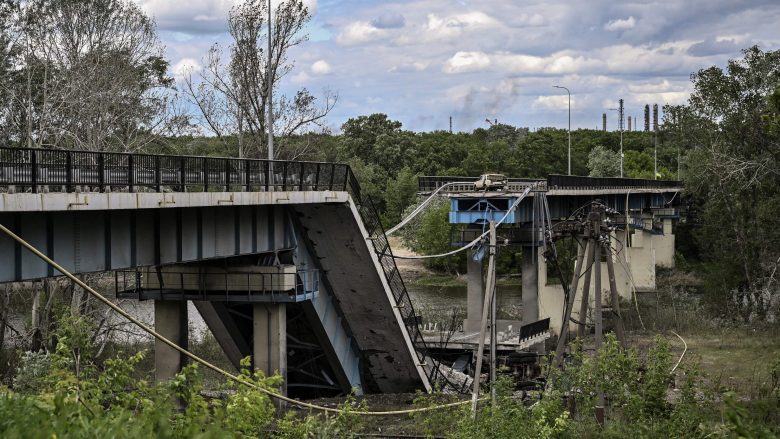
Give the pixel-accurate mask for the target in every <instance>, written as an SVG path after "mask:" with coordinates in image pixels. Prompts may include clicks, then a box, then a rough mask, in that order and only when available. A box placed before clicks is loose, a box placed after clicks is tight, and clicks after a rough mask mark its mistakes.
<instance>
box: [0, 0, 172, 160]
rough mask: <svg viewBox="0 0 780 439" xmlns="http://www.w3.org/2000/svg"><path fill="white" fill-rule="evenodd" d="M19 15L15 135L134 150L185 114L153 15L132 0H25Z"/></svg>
mask: <svg viewBox="0 0 780 439" xmlns="http://www.w3.org/2000/svg"><path fill="white" fill-rule="evenodd" d="M19 21H20V25H19V29H20V35H21V43H20V48H19V53H18V56H17V60H16V64H17V65H18V66H20V68H19V69H17V71H16V72H15V75H14V76H15V78H14V81H13V89H14V90H13V96H14V100H13V102H12V103H11V105H13V107H14V108H15V110H16V111H14V113H15V114H16V117H15V118H14V120H12V122H13V123H14V124H15V131H16V133H17V138H18V140H19V143H21V144H23V145H27V146H57V147H62V146H67V147H73V148H77V149H85V150H104V149H118V150H136V149H139V148H142V147H143V146H145V145H146V144H147V143H148V142H149V141H150V140H151V139H154V137H155V135H156V134H165V133H169V132H173V131H174V130H175V129H176V128H178V127H179V126H180V125H181V123H182V122H185V120H184V119H182V118H181V115H180V111H178V108H177V107H176V106H175V105H172V104H174V103H175V93H174V90H173V89H172V86H173V80H172V79H171V78H169V77H167V76H166V72H167V68H168V62H167V61H166V60H165V59H164V58H163V56H162V50H163V48H162V45H161V43H160V41H159V39H158V38H157V34H156V30H155V24H154V21H153V20H152V19H151V18H149V17H148V16H146V15H145V14H144V13H143V12H142V11H141V9H140V8H139V7H138V6H137V5H136V4H135V3H133V2H131V1H129V0H88V1H77V0H31V1H29V2H25V3H23V5H22V9H21V12H20V14H19Z"/></svg>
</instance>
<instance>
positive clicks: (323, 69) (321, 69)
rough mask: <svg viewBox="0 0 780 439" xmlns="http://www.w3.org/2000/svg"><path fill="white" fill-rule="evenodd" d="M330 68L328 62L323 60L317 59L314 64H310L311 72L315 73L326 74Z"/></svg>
mask: <svg viewBox="0 0 780 439" xmlns="http://www.w3.org/2000/svg"><path fill="white" fill-rule="evenodd" d="M330 71H331V68H330V64H328V63H327V61H325V60H322V59H321V60H318V61H315V62H314V64H312V65H311V72H312V73H314V74H315V75H327V74H328V73H330Z"/></svg>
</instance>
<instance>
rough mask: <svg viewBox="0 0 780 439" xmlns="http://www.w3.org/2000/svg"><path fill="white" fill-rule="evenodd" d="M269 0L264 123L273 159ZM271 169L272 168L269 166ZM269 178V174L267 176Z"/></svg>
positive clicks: (269, 3) (269, 7)
mask: <svg viewBox="0 0 780 439" xmlns="http://www.w3.org/2000/svg"><path fill="white" fill-rule="evenodd" d="M271 17H272V14H271V0H268V55H267V56H266V58H267V59H266V61H267V63H268V66H267V70H266V78H265V80H266V82H267V83H268V84H267V85H268V92H267V94H268V99H267V100H266V106H265V108H266V110H265V113H266V125H267V126H268V160H273V159H274V115H273V107H274V100H273V92H274V81H273V79H274V78H273V76H272V72H271V65H272V64H273V63H272V62H271V60H272V58H271V55H272V52H271V40H272V39H273V35H272V34H271ZM269 166H273V163H270V164H269ZM271 169H273V168H271ZM271 175H273V170H272V171H271ZM269 178H270V176H269Z"/></svg>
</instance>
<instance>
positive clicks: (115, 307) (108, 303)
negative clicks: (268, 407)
mask: <svg viewBox="0 0 780 439" xmlns="http://www.w3.org/2000/svg"><path fill="white" fill-rule="evenodd" d="M0 231H2V232H3V233H5V234H6V235H8V236H9V237H11V238H12V239H13V240H14V241H16V242H18V243H19V244H21V245H22V246H23V247H25V248H26V249H27V250H29V251H30V252H31V253H33V254H34V255H35V256H37V257H38V258H40V259H41V260H43V261H44V262H46V263H47V264H48V265H50V266H51V267H52V268H54V269H55V270H57V271H59V272H60V273H62V274H63V275H65V277H67V278H69V279H70V280H71V281H73V282H75V283H76V284H77V285H78V286H80V287H81V288H83V289H84V290H85V291H87V292H88V293H89V294H91V295H92V296H94V297H95V298H96V299H97V300H99V301H100V302H102V303H103V304H104V305H106V306H108V307H109V308H111V309H112V310H113V311H114V312H116V313H117V314H119V315H121V316H122V317H124V318H126V319H127V320H129V321H130V322H131V323H133V324H134V325H136V326H138V327H139V328H141V329H142V330H143V331H144V332H146V333H148V334H149V335H151V336H153V337H154V338H156V339H157V340H159V341H161V342H163V343H164V344H166V345H167V346H168V347H170V348H172V349H174V350H176V351H177V352H179V353H181V354H183V355H185V356H187V357H189V358H190V359H192V360H193V361H195V362H197V363H200V364H202V365H203V366H205V367H206V368H208V369H211V370H213V371H214V372H217V373H219V374H221V375H223V376H225V377H226V378H228V379H231V380H233V381H235V382H237V383H239V384H243V385H245V386H247V387H250V388H252V389H255V390H259V391H260V392H262V393H265V394H266V395H268V396H269V397H271V398H275V399H278V400H281V401H285V402H288V403H290V404H293V405H297V406H299V407H304V408H308V409H312V410H319V411H322V412H326V413H342V410H339V409H336V408H332V407H323V406H321V405H316V404H310V403H308V402H303V401H298V400H296V399H293V398H290V397H287V396H284V395H282V394H279V393H276V392H273V391H271V390H268V389H266V388H264V387H261V386H258V385H257V384H255V383H253V382H250V381H247V380H246V379H245V378H242V377H241V376H239V375H236V374H233V373H230V372H228V371H227V370H225V369H222V368H220V367H219V366H216V365H214V364H213V363H210V362H209V361H207V360H205V359H203V358H201V357H200V356H198V355H196V354H194V353H192V352H190V351H189V350H187V349H184V348H182V347H181V346H179V345H178V344H176V343H174V342H173V341H171V340H170V339H168V338H167V337H165V336H164V335H162V334H160V333H159V332H157V331H155V330H154V329H153V328H152V327H150V326H149V325H147V324H145V323H143V322H141V321H140V320H138V319H137V318H135V317H133V316H131V315H130V314H129V313H128V312H127V311H125V310H123V309H122V308H120V307H119V306H118V305H117V304H115V303H114V302H112V301H111V300H109V299H108V298H107V297H106V296H104V295H102V294H100V293H99V292H97V291H95V290H94V289H93V288H92V287H90V286H89V285H87V284H86V283H84V281H82V280H81V279H79V278H78V277H76V276H75V275H73V274H72V273H71V272H69V271H68V270H66V269H65V268H63V267H62V266H61V265H59V264H58V263H57V262H55V261H54V260H52V259H51V258H49V257H48V256H46V255H45V254H44V253H42V252H41V251H40V250H38V249H37V248H35V247H33V245H32V244H30V243H29V242H27V241H25V240H24V239H22V238H21V237H19V236H18V235H16V234H15V233H13V232H12V231H10V230H9V229H8V228H6V227H5V226H4V225H3V224H0ZM483 399H484V398H483ZM469 403H471V401H470V400H466V401H458V402H452V403H448V404H440V405H434V406H430V407H420V408H415V409H405V410H388V411H363V410H356V411H354V412H352V413H357V414H361V415H366V416H395V415H407V414H411V413H420V412H427V411H432V410H438V409H443V408H449V407H457V406H461V405H465V404H469Z"/></svg>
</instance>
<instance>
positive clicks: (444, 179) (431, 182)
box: [417, 175, 545, 192]
mask: <svg viewBox="0 0 780 439" xmlns="http://www.w3.org/2000/svg"><path fill="white" fill-rule="evenodd" d="M477 180H479V177H464V176H449V175H448V176H432V175H421V176H419V177H417V184H418V188H419V189H418V190H419V191H420V192H434V191H435V190H436V189H438V188H440V187H442V186H444V185H445V184H448V183H466V184H464V185H454V186H452V187H450V188H445V189H444V191H445V192H474V191H475V189H474V183H473V182H476V181H477ZM507 180H508V183H509V188H510V189H512V190H523V189H525V188H526V187H528V184H530V183H536V184H540V183H541V184H544V183H545V180H544V179H536V178H508V179H507ZM468 182H471V183H468ZM520 188H522V189H520Z"/></svg>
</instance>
